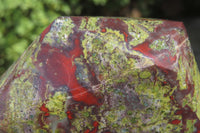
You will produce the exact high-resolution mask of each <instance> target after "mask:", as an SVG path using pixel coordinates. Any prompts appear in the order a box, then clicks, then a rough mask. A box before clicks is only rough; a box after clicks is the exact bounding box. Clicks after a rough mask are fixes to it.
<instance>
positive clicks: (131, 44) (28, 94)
mask: <svg viewBox="0 0 200 133" xmlns="http://www.w3.org/2000/svg"><path fill="white" fill-rule="evenodd" d="M199 87H200V83H199V71H198V68H197V64H196V62H195V58H194V55H193V53H192V50H191V46H190V42H189V40H188V36H187V33H186V30H185V27H184V25H183V23H182V22H175V21H168V20H156V19H133V18H106V17H59V18H58V19H56V20H55V21H53V22H52V23H51V24H50V25H49V26H48V27H47V28H46V29H45V30H44V31H43V32H42V34H41V35H40V36H39V37H38V38H37V39H36V40H35V41H34V42H33V43H32V44H31V45H30V47H29V48H28V49H27V50H26V51H25V53H24V54H23V55H22V56H21V57H20V59H19V60H18V61H17V62H16V63H15V64H13V65H12V66H11V67H10V68H9V70H8V71H7V72H6V73H5V74H4V75H3V76H2V77H1V80H0V132H6V133H7V132H9V133H22V132H26V133H30V132H34V133H38V132H39V133H46V132H47V133H48V132H57V133H78V132H81V133H130V132H131V133H135V132H145V133H146V132H162V133H163V132H166V133H167V132H169V133H171V132H191V133H192V132H200V119H199V118H200V97H199V93H200V92H199V91H200V89H199Z"/></svg>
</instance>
